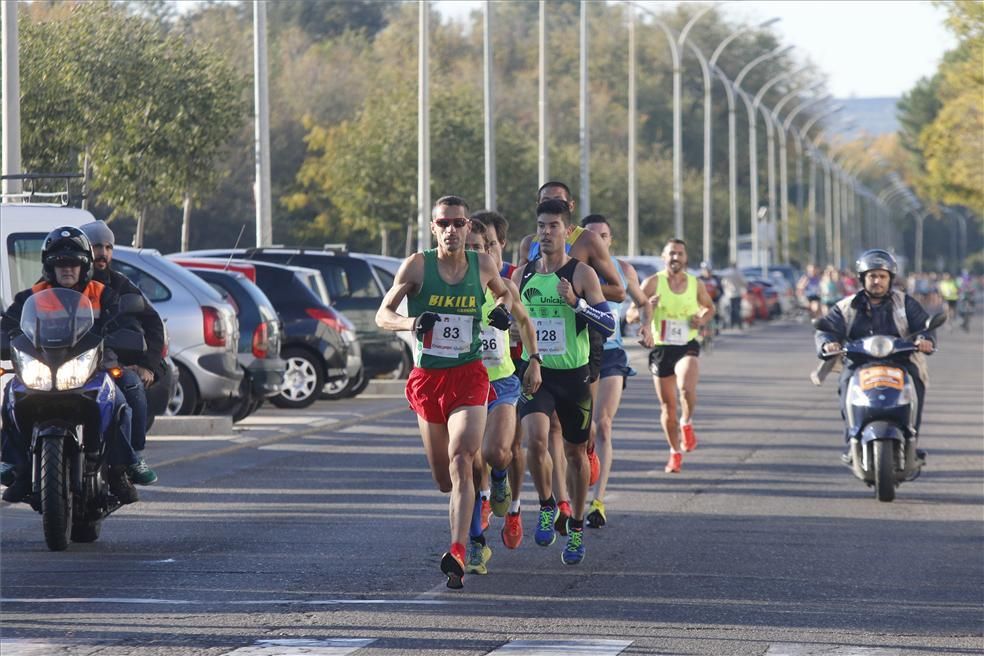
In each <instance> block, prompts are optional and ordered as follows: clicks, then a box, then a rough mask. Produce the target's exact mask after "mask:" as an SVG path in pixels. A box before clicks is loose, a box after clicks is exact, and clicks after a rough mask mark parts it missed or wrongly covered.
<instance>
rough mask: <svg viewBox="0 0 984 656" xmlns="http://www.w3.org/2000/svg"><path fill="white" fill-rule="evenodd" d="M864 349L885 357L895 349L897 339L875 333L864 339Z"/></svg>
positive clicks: (876, 355) (879, 356)
mask: <svg viewBox="0 0 984 656" xmlns="http://www.w3.org/2000/svg"><path fill="white" fill-rule="evenodd" d="M864 350H865V351H867V352H868V353H869V354H871V355H873V356H875V357H876V358H885V357H888V356H889V355H891V354H892V351H894V350H895V340H894V339H892V338H891V337H886V336H884V335H875V336H874V337H868V338H866V339H865V340H864Z"/></svg>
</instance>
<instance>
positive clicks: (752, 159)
mask: <svg viewBox="0 0 984 656" xmlns="http://www.w3.org/2000/svg"><path fill="white" fill-rule="evenodd" d="M792 48H793V46H792V45H787V46H780V47H778V48H775V49H774V50H770V51H769V52H767V53H765V54H763V55H759V56H758V57H756V58H755V59H753V60H752V61H750V62H748V63H747V64H746V65H745V68H743V69H741V72H740V73H738V76H737V77H736V78H735V89H736V90H738V91H739V92H741V83H742V82H743V81H744V80H745V76H746V75H748V73H749V72H750V71H751V70H752V69H753V68H755V67H756V66H758V65H759V64H761V63H762V62H764V61H766V60H769V59H773V58H775V57H778V56H779V55H781V54H783V53H785V52H788V51H789V50H791V49H792ZM739 95H740V96H741V97H742V99H743V100H744V101H745V109H746V110H748V146H749V152H748V164H749V175H750V177H751V181H750V183H749V192H750V193H749V196H750V198H749V203H748V205H749V209H750V218H751V222H752V265H753V266H758V265H759V264H760V259H761V254H760V253H759V243H758V226H757V225H756V219H757V216H758V152H757V151H758V147H757V146H756V139H755V126H756V124H757V123H758V121H757V120H756V116H755V107H753V106H752V101H751V99H749V98H748V96H747V94H745V93H739Z"/></svg>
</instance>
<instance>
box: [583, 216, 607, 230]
mask: <svg viewBox="0 0 984 656" xmlns="http://www.w3.org/2000/svg"><path fill="white" fill-rule="evenodd" d="M592 223H604V224H605V225H606V226H608V227H609V228H611V227H612V224H611V223H609V222H608V219H606V218H605V215H604V214H589V215H587V216H586V217H584V218H583V219H581V227H582V228H587V227H588V226H589V225H591V224H592Z"/></svg>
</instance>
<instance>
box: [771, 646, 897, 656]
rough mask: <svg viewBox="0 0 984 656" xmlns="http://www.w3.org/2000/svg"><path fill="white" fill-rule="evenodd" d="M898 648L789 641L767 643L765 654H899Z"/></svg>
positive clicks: (807, 655) (810, 655) (833, 655)
mask: <svg viewBox="0 0 984 656" xmlns="http://www.w3.org/2000/svg"><path fill="white" fill-rule="evenodd" d="M901 653H902V651H901V650H899V649H885V648H884V647H850V646H843V645H838V646H831V645H827V644H806V643H791V644H784V645H769V651H767V652H765V656H899V654H901Z"/></svg>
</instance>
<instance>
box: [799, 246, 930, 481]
mask: <svg viewBox="0 0 984 656" xmlns="http://www.w3.org/2000/svg"><path fill="white" fill-rule="evenodd" d="M856 268H857V274H858V280H859V281H860V282H861V286H862V287H863V289H862V290H861V291H859V292H858V293H856V294H854V295H852V296H848V297H846V298H844V299H842V300H840V301H838V302H837V303H836V304H835V305H834V306H833V307H832V308H831V310H830V312H829V313H828V314H827V316H826V317H825V318H824V319H823V320H822V321H823V325H822V327H823V328H824V330H817V333H816V337H815V341H816V347H817V355H818V356H819V357H820V358H823V359H828V358H829V357H831V355H830V354H832V353H836V352H837V351H840V350H841V348H842V344H843V343H844V342H849V341H853V340H857V339H862V338H864V337H868V336H870V335H886V336H889V337H900V338H903V339H912V340H913V342H914V343H915V344H916V347H917V349H918V351H917V352H912V353H903V354H899V355H897V356H895V357H896V358H898V362H897V364H898V365H899V366H900V367H902V368H904V369H905V370H906V372H907V373H908V374H909V376H911V378H912V380H913V383H914V385H915V388H916V397H917V399H918V403H919V408H918V412H917V413H916V425H915V428H916V432H917V433H918V431H919V425H920V423H921V421H922V410H923V402H924V399H925V396H926V385H927V383H928V380H929V377H928V371H927V368H926V354H929V353H932V352H933V350H934V348H935V343H936V336H935V332H934V331H927V330H926V321H927V319H928V318H929V315H928V314H927V313H926V310H925V309H923V306H922V305H920V303H919V301H917V300H916V299H914V298H913V297H911V296H909V295H908V294H906V293H904V292H902V291H900V290H898V289H894V288H893V283H894V281H895V277H896V276H897V275H898V271H899V269H898V264H896V262H895V258H894V257H893V256H892V254H891V253H889V252H888V251H885V250H882V249H880V248H876V249H872V250H868V251H865V252H864V253H862V255H861V257H860V258H858V261H857V264H856ZM845 362H846V366H845V367H844V369H843V371H842V372H841V375H840V380H839V381H838V394H839V395H840V404H841V416H842V417H843V418H845V420H846V417H847V415H846V410H845V400H846V397H847V385H848V382H849V381H850V379H851V375H852V373H853V371H854V369H855V366H854V365H853V364H852V363H851V361H850V360H847V359H845ZM845 439H846V433H845ZM920 455H922V456H924V454H920ZM844 459H845V461H848V462H849V459H850V454H849V453H848V454H845V457H844Z"/></svg>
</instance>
